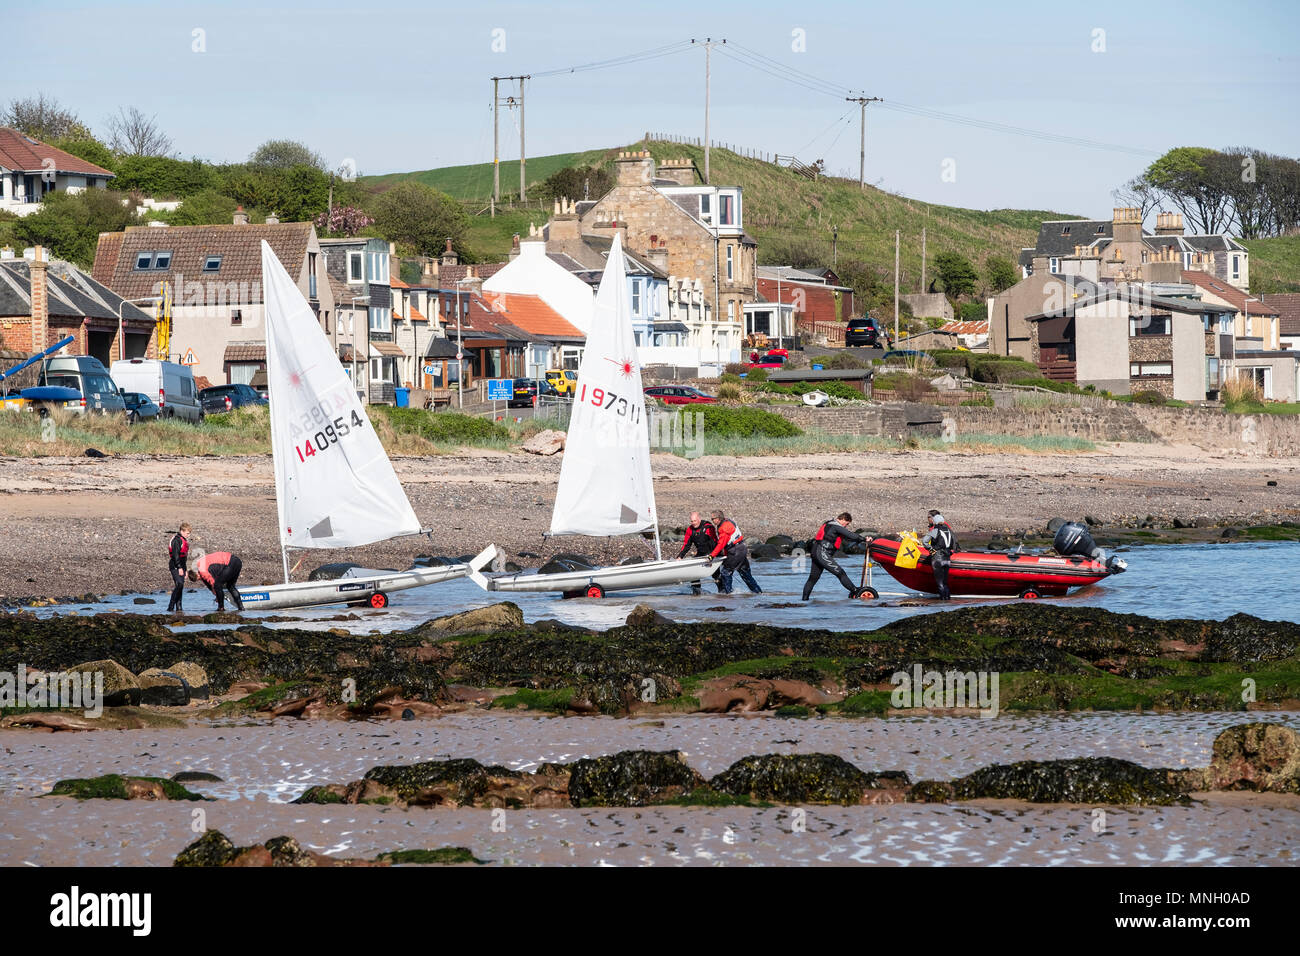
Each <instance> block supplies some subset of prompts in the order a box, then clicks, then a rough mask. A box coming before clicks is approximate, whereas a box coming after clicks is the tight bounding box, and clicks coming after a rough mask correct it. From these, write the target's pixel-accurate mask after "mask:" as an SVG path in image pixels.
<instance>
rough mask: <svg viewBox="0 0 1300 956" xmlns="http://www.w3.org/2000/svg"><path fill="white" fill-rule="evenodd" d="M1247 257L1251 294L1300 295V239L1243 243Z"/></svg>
mask: <svg viewBox="0 0 1300 956" xmlns="http://www.w3.org/2000/svg"><path fill="white" fill-rule="evenodd" d="M1242 245H1244V246H1245V247H1246V250H1247V251H1248V252H1249V253H1250V291H1251V292H1252V293H1254V294H1255V295H1259V294H1260V293H1261V292H1300V236H1278V237H1276V238H1273V239H1245V240H1242Z"/></svg>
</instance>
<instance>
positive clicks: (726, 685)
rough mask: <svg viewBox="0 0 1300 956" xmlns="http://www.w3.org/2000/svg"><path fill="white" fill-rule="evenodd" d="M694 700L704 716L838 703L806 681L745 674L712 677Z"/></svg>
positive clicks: (832, 695)
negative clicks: (763, 677) (697, 701)
mask: <svg viewBox="0 0 1300 956" xmlns="http://www.w3.org/2000/svg"><path fill="white" fill-rule="evenodd" d="M697 696H698V697H699V700H700V710H701V711H702V712H704V713H708V714H729V713H745V712H749V711H756V710H774V709H776V708H778V707H787V706H804V707H820V706H822V705H824V704H829V703H831V702H832V701H836V700H841V699H842V698H843V695H842V694H841V695H838V696H837V695H834V694H828V693H827V692H826V691H824V690H821V689H820V688H817V687H814V686H813V685H811V684H809V683H807V682H806V681H800V680H789V679H784V678H777V679H772V680H769V679H760V678H756V677H750V676H748V675H745V674H735V675H728V676H725V677H714V678H711V679H709V680H706V681H704V682H703V683H702V684H701V685H700V688H699V690H698V691H697Z"/></svg>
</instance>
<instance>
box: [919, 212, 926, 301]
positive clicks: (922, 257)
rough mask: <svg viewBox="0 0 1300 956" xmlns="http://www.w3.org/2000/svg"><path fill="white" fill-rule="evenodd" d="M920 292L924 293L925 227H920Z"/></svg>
mask: <svg viewBox="0 0 1300 956" xmlns="http://www.w3.org/2000/svg"><path fill="white" fill-rule="evenodd" d="M920 291H921V292H925V226H922V227H921V290H920Z"/></svg>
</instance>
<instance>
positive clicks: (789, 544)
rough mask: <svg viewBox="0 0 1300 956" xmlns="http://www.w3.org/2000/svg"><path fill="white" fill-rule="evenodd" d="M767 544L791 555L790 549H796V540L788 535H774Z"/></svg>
mask: <svg viewBox="0 0 1300 956" xmlns="http://www.w3.org/2000/svg"><path fill="white" fill-rule="evenodd" d="M767 543H768V544H770V545H771V546H772V547H774V548H780V549H781V550H782V552H785V553H789V551H790V549H791V548H793V547H794V538H792V537H790V536H789V535H788V534H774V535H772V537H770V538H768V539H767Z"/></svg>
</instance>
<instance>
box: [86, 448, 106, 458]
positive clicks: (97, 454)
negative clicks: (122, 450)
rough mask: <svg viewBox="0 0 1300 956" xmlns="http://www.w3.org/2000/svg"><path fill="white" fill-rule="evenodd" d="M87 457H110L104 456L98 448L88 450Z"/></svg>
mask: <svg viewBox="0 0 1300 956" xmlns="http://www.w3.org/2000/svg"><path fill="white" fill-rule="evenodd" d="M86 457H87V458H107V457H108V456H107V455H105V454H104V453H103V452H102V451H100V450H99V449H98V448H87V449H86Z"/></svg>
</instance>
